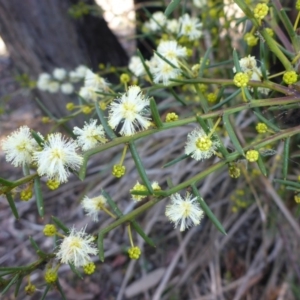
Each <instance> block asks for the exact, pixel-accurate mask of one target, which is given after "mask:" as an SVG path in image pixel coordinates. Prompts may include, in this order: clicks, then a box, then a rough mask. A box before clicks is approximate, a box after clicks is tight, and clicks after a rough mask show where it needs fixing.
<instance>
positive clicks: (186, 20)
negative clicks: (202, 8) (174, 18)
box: [179, 14, 202, 41]
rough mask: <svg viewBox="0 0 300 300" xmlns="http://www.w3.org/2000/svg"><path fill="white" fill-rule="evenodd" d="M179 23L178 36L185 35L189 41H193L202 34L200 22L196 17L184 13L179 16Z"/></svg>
mask: <svg viewBox="0 0 300 300" xmlns="http://www.w3.org/2000/svg"><path fill="white" fill-rule="evenodd" d="M179 23H180V26H179V27H180V33H179V35H180V36H182V35H184V36H187V37H188V38H189V40H191V41H194V40H196V39H198V38H199V37H201V36H202V31H201V29H202V24H201V23H200V21H199V19H198V18H191V17H190V16H189V15H188V14H184V15H183V16H182V17H180V18H179Z"/></svg>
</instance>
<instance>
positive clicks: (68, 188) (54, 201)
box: [0, 99, 300, 300]
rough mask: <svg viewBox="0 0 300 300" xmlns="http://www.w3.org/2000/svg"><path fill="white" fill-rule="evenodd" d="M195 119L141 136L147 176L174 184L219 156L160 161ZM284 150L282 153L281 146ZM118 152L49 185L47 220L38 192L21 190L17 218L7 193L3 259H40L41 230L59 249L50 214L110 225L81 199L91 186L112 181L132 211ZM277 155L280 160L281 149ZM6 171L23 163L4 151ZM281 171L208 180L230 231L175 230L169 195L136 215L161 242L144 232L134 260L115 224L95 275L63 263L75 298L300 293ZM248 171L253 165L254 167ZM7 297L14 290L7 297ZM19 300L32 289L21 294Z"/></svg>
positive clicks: (170, 155) (295, 230) (206, 187)
mask: <svg viewBox="0 0 300 300" xmlns="http://www.w3.org/2000/svg"><path fill="white" fill-rule="evenodd" d="M169 101H171V99H166V100H165V101H164V102H163V103H162V104H161V105H163V106H164V105H166V104H167V103H168V102H169ZM10 117H11V118H13V115H10ZM3 118H4V119H3ZM5 118H7V116H4V117H2V122H3V120H7V119H5ZM237 120H238V124H236V125H237V127H238V128H240V130H241V131H243V130H244V128H245V127H246V125H247V124H249V119H248V118H245V117H241V118H238V119H237ZM1 124H2V123H1ZM195 126H196V125H195ZM247 126H248V125H247ZM193 127H194V126H193V125H190V126H186V127H184V128H180V129H176V130H169V131H167V132H162V133H159V134H155V135H154V136H152V137H151V138H145V139H144V140H141V141H139V142H138V143H137V147H138V150H139V153H140V156H141V158H142V161H143V162H144V165H145V168H146V170H147V173H148V175H149V178H150V179H151V180H153V181H154V180H155V181H158V182H159V184H160V185H161V186H162V188H166V187H167V179H171V180H172V182H173V184H174V185H176V184H177V183H179V182H181V181H183V180H185V179H187V178H189V177H191V176H193V175H194V174H196V173H198V172H200V171H201V170H204V169H205V168H206V166H208V165H211V164H212V163H214V162H215V161H217V159H215V160H214V159H210V160H208V161H206V162H196V161H194V160H191V159H188V160H185V161H183V162H180V163H178V164H176V165H174V166H172V167H169V168H166V169H162V166H163V165H164V164H165V163H166V162H168V161H170V160H172V159H174V158H176V157H177V156H178V155H181V154H182V153H183V147H184V143H185V140H186V135H187V133H188V132H190V131H191V130H192V128H193ZM2 129H3V127H2ZM3 133H4V132H3ZM227 144H228V139H227ZM228 146H229V147H230V145H229V144H228ZM277 151H278V154H280V151H282V146H281V145H279V147H278V149H277ZM120 154H121V148H118V149H110V150H109V151H107V152H104V153H101V154H99V155H96V156H95V157H93V159H92V160H91V161H90V163H89V164H90V167H89V171H88V176H87V179H86V180H85V181H84V182H80V181H78V180H77V179H75V178H72V179H71V180H70V182H69V183H68V184H65V185H63V186H61V187H60V188H59V189H58V190H56V191H52V192H49V191H47V189H46V188H45V206H46V207H45V210H46V217H45V219H44V220H42V219H41V218H40V217H38V214H37V211H36V207H35V201H34V199H33V200H31V201H29V202H28V203H24V202H20V201H19V200H18V199H16V203H17V207H18V211H19V214H20V220H18V221H17V220H15V219H14V217H13V216H12V215H11V212H10V208H9V206H8V205H7V202H6V199H4V198H1V200H0V226H1V229H2V230H1V232H0V265H1V266H11V265H12V266H20V265H24V264H28V263H29V262H32V261H34V260H35V259H36V258H37V257H36V255H35V254H34V251H33V249H32V247H31V245H30V243H29V240H28V236H32V237H34V239H35V240H36V242H37V243H38V244H39V245H40V246H41V248H42V249H44V250H46V251H47V250H48V251H51V249H52V247H53V243H52V240H51V239H49V238H45V237H44V236H43V234H42V229H43V226H44V224H46V223H48V222H49V221H50V216H51V215H54V216H56V217H58V218H59V219H61V220H62V221H63V222H64V223H65V224H67V225H68V226H72V225H73V224H75V225H76V227H78V228H80V227H82V226H85V225H86V224H87V225H88V231H89V232H96V231H97V230H99V228H103V227H105V226H106V225H107V224H109V223H110V222H111V219H108V218H107V217H104V216H103V217H102V218H101V219H100V222H99V223H93V222H92V221H91V220H90V219H89V218H87V217H86V216H85V215H84V214H83V211H82V209H81V207H80V205H79V202H80V200H81V199H82V197H83V195H85V194H88V195H89V196H94V195H97V194H98V193H99V192H100V191H101V189H105V190H106V191H107V192H108V193H109V194H110V195H111V197H112V198H113V199H114V201H115V202H116V203H117V205H118V206H119V208H120V209H121V210H122V211H123V212H124V213H128V212H130V211H131V210H132V209H133V208H134V203H133V202H132V201H131V200H130V195H129V192H128V191H129V189H130V188H131V187H133V185H134V184H135V183H136V181H137V180H138V179H139V177H138V174H137V171H136V169H135V166H134V163H133V161H132V159H131V157H130V156H129V155H128V157H127V158H126V161H125V165H126V167H127V175H126V176H125V177H124V178H122V179H120V180H116V179H115V178H113V177H112V176H111V175H108V174H110V170H111V167H112V165H113V164H114V163H115V162H117V161H118V160H119V158H120ZM270 160H274V161H275V158H270ZM1 170H2V171H1V176H4V177H6V176H7V175H8V176H9V175H10V173H8V172H12V174H13V176H15V175H16V172H15V169H14V170H12V169H11V167H9V165H8V164H7V163H6V162H4V161H3V157H2V160H1ZM3 170H4V171H5V172H3ZM278 171H279V168H278V170H277V169H275V170H274V172H273V173H272V174H271V175H270V177H269V178H264V177H262V176H258V177H256V178H254V179H253V178H252V177H250V178H252V179H250V181H248V182H247V181H246V180H245V177H244V176H242V177H241V179H239V180H233V179H231V178H230V177H229V176H228V175H227V170H223V171H222V172H219V173H216V174H212V175H210V176H208V177H207V178H206V179H205V180H203V182H201V186H200V192H201V194H202V196H203V197H204V199H205V200H206V202H207V203H208V204H209V206H210V207H211V209H212V210H213V212H214V214H215V215H216V216H217V217H218V218H219V220H220V221H221V222H222V224H223V225H224V227H225V229H226V232H227V235H226V236H224V235H222V234H221V233H219V232H218V231H217V230H216V228H215V227H214V226H213V225H212V223H211V222H210V221H209V220H208V219H207V218H205V219H204V220H203V221H202V223H201V225H200V226H198V227H196V228H192V229H190V230H189V231H187V232H185V233H180V232H179V231H177V230H174V229H173V228H172V225H171V224H170V223H169V222H168V221H167V219H166V217H165V216H164V210H165V205H166V203H167V201H168V200H167V199H164V200H163V201H161V202H160V203H159V204H158V205H156V206H155V207H153V208H152V209H150V210H149V211H147V212H146V213H145V214H144V215H142V216H140V217H139V219H138V221H139V223H140V224H141V226H142V228H143V229H144V230H145V232H146V233H147V234H148V235H149V236H150V237H151V238H152V239H153V240H154V241H155V244H156V248H151V247H150V246H148V245H146V244H145V242H144V241H143V240H142V239H141V238H140V237H138V236H136V237H135V238H136V243H137V244H138V245H139V246H140V247H141V248H142V256H141V258H140V259H139V260H138V261H130V260H129V259H128V257H127V254H126V247H128V245H129V241H128V238H127V234H126V230H125V227H120V228H117V229H116V230H113V231H111V232H110V233H109V234H108V235H107V236H106V238H105V243H104V244H105V258H106V259H105V262H104V263H100V262H98V261H96V264H97V271H96V273H95V274H93V275H92V276H90V277H85V278H84V279H83V280H80V279H79V278H77V277H76V276H75V275H74V274H73V273H72V272H71V271H70V269H69V267H68V266H62V267H61V268H60V272H59V276H60V278H61V283H62V285H63V287H64V289H65V291H66V294H67V296H68V299H78V300H84V299H103V300H104V299H118V300H122V299H152V300H160V299H193V300H196V299H197V300H200V299H201V300H204V299H206V300H218V299H220V300H223V299H224V300H225V299H230V300H231V299H233V300H238V299H247V300H248V299H249V300H250V299H253V300H254V299H255V300H257V299H266V300H273V299H274V300H275V299H278V300H279V299H282V300H283V299H285V300H289V299H296V298H295V297H293V295H292V293H291V284H292V283H294V284H295V285H297V284H298V283H299V279H300V274H299V265H298V264H297V263H298V261H299V257H298V252H297V249H299V242H298V241H299V237H300V228H299V223H298V222H297V221H296V220H295V218H294V215H295V213H294V209H295V207H294V205H293V204H292V203H291V202H289V199H288V198H286V199H282V196H284V195H281V196H280V195H279V194H278V191H277V190H276V189H275V188H274V187H273V185H272V184H271V183H272V179H273V176H274V174H276V172H278ZM246 172H247V174H250V172H251V168H249V169H248V170H247V171H246ZM13 176H9V177H13ZM237 189H238V190H240V189H242V190H245V191H246V192H247V194H246V195H245V197H247V199H248V201H249V206H248V207H247V208H246V209H241V210H240V211H238V212H237V213H233V212H232V201H231V200H230V199H231V196H232V195H233V194H234V193H235V191H236V190H237ZM254 195H255V196H254ZM283 200H285V201H283ZM146 201H147V200H146ZM42 272H43V271H42V270H39V271H37V272H35V273H34V274H33V275H32V276H31V280H32V281H33V283H35V284H37V285H39V284H41V276H42ZM23 285H25V283H24V284H23ZM40 290H41V291H42V288H40ZM40 296H41V292H38V293H37V295H36V296H35V297H33V298H32V299H39V298H40ZM3 299H10V298H9V296H5V297H3ZM19 299H27V298H26V297H25V296H24V295H23V293H21V295H20V297H19ZM47 299H60V296H59V294H58V293H57V292H56V291H52V292H51V293H50V294H49V296H48V298H47Z"/></svg>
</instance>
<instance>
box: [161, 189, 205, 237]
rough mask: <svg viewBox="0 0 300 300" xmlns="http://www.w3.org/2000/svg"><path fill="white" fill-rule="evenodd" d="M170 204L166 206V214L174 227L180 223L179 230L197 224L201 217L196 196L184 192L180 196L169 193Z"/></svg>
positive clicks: (201, 212) (201, 213)
mask: <svg viewBox="0 0 300 300" xmlns="http://www.w3.org/2000/svg"><path fill="white" fill-rule="evenodd" d="M170 198H171V204H169V205H167V206H166V212H165V214H166V216H167V217H168V218H169V220H170V221H171V222H173V223H174V225H175V228H176V227H177V226H178V225H179V224H180V231H184V230H185V229H187V228H189V227H191V226H192V225H194V226H195V225H199V224H200V221H201V219H202V217H203V211H202V209H201V208H200V206H199V203H198V200H197V197H195V198H192V195H191V194H188V193H187V194H186V196H185V198H182V197H181V196H180V195H179V194H173V195H171V197H170Z"/></svg>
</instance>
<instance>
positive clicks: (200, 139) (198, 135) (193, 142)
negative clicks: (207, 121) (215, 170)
mask: <svg viewBox="0 0 300 300" xmlns="http://www.w3.org/2000/svg"><path fill="white" fill-rule="evenodd" d="M218 146H219V142H218V141H217V140H214V139H213V138H212V137H209V136H208V135H207V134H206V133H205V132H204V130H203V129H202V128H201V129H195V130H193V131H192V132H191V133H189V134H188V136H187V143H186V146H185V154H187V155H191V157H192V158H194V159H195V160H202V159H207V158H210V157H211V156H212V155H213V154H214V153H215V151H216V150H217V148H218Z"/></svg>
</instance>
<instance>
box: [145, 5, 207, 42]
mask: <svg viewBox="0 0 300 300" xmlns="http://www.w3.org/2000/svg"><path fill="white" fill-rule="evenodd" d="M198 2H199V1H198ZM165 30H166V31H169V32H171V33H172V34H174V38H179V37H186V38H187V39H188V40H189V41H195V40H197V39H198V38H200V37H201V36H202V23H201V22H200V20H199V19H198V18H194V17H191V16H190V15H189V14H187V13H186V14H184V15H183V16H182V17H180V18H179V19H170V20H168V19H167V18H166V16H165V15H164V13H162V12H160V11H158V12H155V13H153V15H152V16H151V19H150V20H149V21H148V22H145V23H144V27H143V31H144V32H152V33H155V32H164V31H165Z"/></svg>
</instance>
